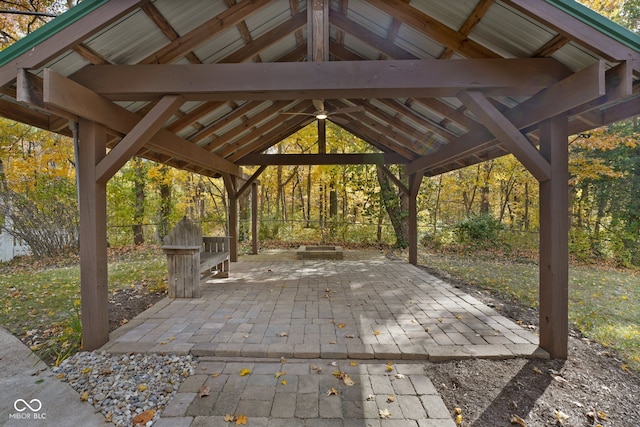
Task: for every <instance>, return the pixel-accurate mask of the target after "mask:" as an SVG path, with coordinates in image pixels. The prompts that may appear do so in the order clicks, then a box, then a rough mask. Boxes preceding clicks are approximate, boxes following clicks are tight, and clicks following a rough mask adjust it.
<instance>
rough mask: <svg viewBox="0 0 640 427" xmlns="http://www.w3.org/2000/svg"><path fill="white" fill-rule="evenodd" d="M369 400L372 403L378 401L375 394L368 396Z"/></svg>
mask: <svg viewBox="0 0 640 427" xmlns="http://www.w3.org/2000/svg"><path fill="white" fill-rule="evenodd" d="M367 400H368V401H369V402H371V401H372V400H376V397H375V396H374V395H373V394H370V395H368V396H367Z"/></svg>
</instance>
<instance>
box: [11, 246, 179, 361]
mask: <svg viewBox="0 0 640 427" xmlns="http://www.w3.org/2000/svg"><path fill="white" fill-rule="evenodd" d="M166 278H167V263H166V260H165V257H164V255H163V254H162V251H161V250H160V249H159V248H157V247H151V246H149V247H144V248H123V249H117V250H111V251H110V254H109V291H110V292H113V291H114V290H116V289H123V288H127V287H132V286H146V287H148V288H150V289H152V290H153V289H154V288H156V289H159V288H162V287H164V286H166ZM0 298H1V300H2V301H3V304H2V306H1V308H0V325H2V326H3V327H4V328H6V329H7V330H9V331H10V332H11V333H13V334H14V335H16V336H18V337H24V336H25V335H29V334H36V333H37V334H40V335H41V337H42V339H41V340H40V342H41V344H40V345H36V346H32V349H33V350H36V351H41V352H53V353H55V354H53V355H51V354H49V358H52V359H54V360H56V359H59V358H63V356H64V355H65V354H67V353H72V352H73V351H75V349H76V348H77V346H78V342H77V340H78V339H79V334H80V331H81V329H80V324H79V306H80V266H79V261H78V260H77V259H73V258H71V259H65V260H58V261H56V262H51V261H49V262H48V263H47V264H46V265H42V264H40V263H38V262H34V261H33V260H30V259H23V260H17V261H14V262H11V263H4V264H0ZM51 356H53V357H51Z"/></svg>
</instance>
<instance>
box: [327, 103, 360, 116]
mask: <svg viewBox="0 0 640 427" xmlns="http://www.w3.org/2000/svg"><path fill="white" fill-rule="evenodd" d="M363 111H364V107H363V106H362V105H354V106H352V107H345V108H338V109H337V110H336V111H332V112H330V113H329V115H330V116H331V115H334V114H348V113H361V112H363Z"/></svg>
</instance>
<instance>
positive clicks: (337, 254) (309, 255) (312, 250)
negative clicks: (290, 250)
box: [296, 245, 344, 259]
mask: <svg viewBox="0 0 640 427" xmlns="http://www.w3.org/2000/svg"><path fill="white" fill-rule="evenodd" d="M296 257H297V258H298V259H344V253H343V252H342V247H341V246H331V245H303V246H300V247H299V248H298V250H297V251H296Z"/></svg>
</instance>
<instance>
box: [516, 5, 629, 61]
mask: <svg viewBox="0 0 640 427" xmlns="http://www.w3.org/2000/svg"><path fill="white" fill-rule="evenodd" d="M505 1H506V3H507V4H508V5H509V6H512V7H514V8H516V9H517V10H519V11H521V12H523V13H525V14H526V15H528V16H530V17H532V18H534V19H535V20H537V21H540V22H544V23H545V24H546V25H548V26H549V27H550V28H552V29H553V30H555V31H557V32H558V33H560V34H562V35H564V36H565V37H567V38H569V39H570V40H571V41H573V42H574V43H577V44H578V45H581V46H584V47H585V48H586V49H587V50H595V51H596V52H597V53H598V54H599V55H602V57H603V58H606V59H608V60H610V61H627V60H633V62H634V64H633V67H634V69H635V70H636V72H638V71H640V52H638V51H636V50H634V49H632V48H630V47H628V46H626V45H625V44H623V43H621V42H619V41H617V40H614V39H613V38H611V37H609V36H607V35H606V34H605V33H603V32H601V31H598V30H597V29H596V28H594V27H593V26H591V25H589V24H588V23H587V22H583V21H581V20H580V19H578V18H575V17H573V16H571V15H570V14H569V13H566V12H565V11H563V10H560V9H559V8H557V7H555V6H554V5H552V4H549V3H547V2H544V1H530V0H505Z"/></svg>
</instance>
